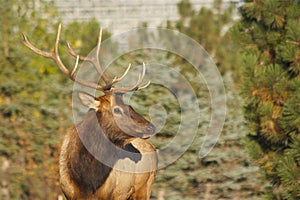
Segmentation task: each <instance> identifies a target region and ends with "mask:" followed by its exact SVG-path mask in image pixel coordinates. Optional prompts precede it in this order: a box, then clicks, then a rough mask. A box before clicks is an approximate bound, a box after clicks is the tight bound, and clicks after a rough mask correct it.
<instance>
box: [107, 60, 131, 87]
mask: <svg viewBox="0 0 300 200" xmlns="http://www.w3.org/2000/svg"><path fill="white" fill-rule="evenodd" d="M130 68H131V64H129V65H128V67H127V69H126V70H125V72H124V73H123V75H122V76H120V77H119V78H118V77H117V76H116V77H115V78H114V79H113V81H112V83H111V84H112V85H113V84H115V83H117V82H119V81H121V80H122V79H123V78H124V77H125V76H126V75H127V73H128V72H129V70H130Z"/></svg>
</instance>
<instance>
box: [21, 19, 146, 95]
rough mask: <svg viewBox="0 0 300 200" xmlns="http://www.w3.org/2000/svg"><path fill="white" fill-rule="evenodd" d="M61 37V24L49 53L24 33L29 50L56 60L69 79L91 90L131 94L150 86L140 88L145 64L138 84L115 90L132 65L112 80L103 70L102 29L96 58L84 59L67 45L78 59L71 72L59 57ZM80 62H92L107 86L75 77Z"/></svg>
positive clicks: (24, 39) (70, 52)
mask: <svg viewBox="0 0 300 200" xmlns="http://www.w3.org/2000/svg"><path fill="white" fill-rule="evenodd" d="M60 35H61V24H59V26H58V30H57V35H56V40H55V46H54V50H53V51H52V52H47V51H43V50H40V49H38V48H37V47H35V46H34V45H33V44H32V43H30V42H29V40H28V39H27V36H26V35H25V34H24V33H23V43H24V44H25V46H27V47H28V48H29V49H31V50H32V51H33V52H35V53H37V54H39V55H41V56H44V57H46V58H50V59H52V60H54V62H55V63H56V64H57V66H58V68H59V69H60V70H61V71H62V72H63V73H64V74H65V75H66V76H67V77H69V78H70V79H71V80H72V81H75V82H77V83H79V84H81V85H84V86H87V87H90V88H94V89H96V90H100V91H103V92H105V91H107V92H109V91H110V92H114V93H120V94H122V93H126V92H131V91H136V90H140V89H143V88H145V87H147V86H148V85H149V84H150V81H149V82H148V83H147V84H145V85H144V86H139V85H140V84H141V83H142V82H143V79H144V77H145V73H146V66H145V64H144V63H143V72H142V74H141V75H139V79H138V81H137V82H136V84H135V85H134V86H132V87H130V88H113V87H112V86H113V85H114V84H116V83H117V82H119V81H121V80H122V79H123V78H124V77H125V76H126V75H127V73H128V72H129V70H130V68H131V65H130V64H129V66H128V67H127V69H126V70H125V72H124V74H123V75H122V76H120V77H119V78H118V77H115V78H114V79H110V78H109V77H108V76H107V75H106V74H105V73H104V70H103V69H102V67H101V65H100V62H99V54H100V46H101V39H102V29H100V31H99V36H98V43H97V51H96V56H95V57H92V58H90V57H84V56H81V55H78V54H77V53H76V52H75V51H74V50H73V49H72V47H71V45H70V43H67V47H68V52H69V54H70V55H72V56H74V57H76V63H75V66H74V68H73V70H72V71H71V72H70V71H69V70H68V68H67V67H66V66H65V65H64V63H63V62H62V60H61V58H60V55H59V50H58V46H59V39H60ZM79 60H85V61H88V62H90V63H91V64H92V65H93V66H94V67H95V68H96V70H97V72H98V73H99V75H100V76H101V78H102V79H103V80H104V82H105V86H101V85H99V84H97V83H94V82H90V81H86V80H83V79H80V78H78V77H76V76H75V72H76V70H77V68H78V64H79Z"/></svg>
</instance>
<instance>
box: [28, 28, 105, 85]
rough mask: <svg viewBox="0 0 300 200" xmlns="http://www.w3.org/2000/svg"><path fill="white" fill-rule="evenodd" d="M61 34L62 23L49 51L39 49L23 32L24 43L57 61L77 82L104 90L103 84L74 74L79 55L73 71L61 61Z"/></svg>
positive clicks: (59, 66) (68, 75)
mask: <svg viewBox="0 0 300 200" xmlns="http://www.w3.org/2000/svg"><path fill="white" fill-rule="evenodd" d="M60 34H61V24H59V26H58V30H57V35H56V39H55V46H54V51H53V52H47V51H43V50H40V49H38V48H37V47H35V46H34V45H33V44H32V43H30V42H29V40H28V38H27V36H26V35H25V34H24V33H23V34H22V35H23V43H24V45H25V46H26V47H28V48H29V49H30V50H32V51H33V52H35V53H37V54H38V55H41V56H44V57H46V58H50V59H52V60H53V61H54V62H55V63H56V65H57V66H58V68H59V69H60V70H61V71H62V72H63V73H64V74H65V75H66V76H67V77H69V78H70V79H71V80H73V81H75V82H77V83H79V84H81V85H84V86H87V87H90V88H94V89H96V90H101V91H103V90H104V88H103V87H102V86H101V85H98V84H96V83H93V82H89V81H85V80H83V79H80V78H78V77H75V76H74V74H75V72H76V70H77V67H78V63H79V59H80V57H79V56H76V64H75V66H74V68H73V70H72V72H70V71H69V70H68V68H67V67H66V66H65V65H64V63H63V62H62V61H61V58H60V55H59V49H58V46H59V39H60Z"/></svg>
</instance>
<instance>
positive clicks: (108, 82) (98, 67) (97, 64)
mask: <svg viewBox="0 0 300 200" xmlns="http://www.w3.org/2000/svg"><path fill="white" fill-rule="evenodd" d="M101 41H102V28H100V30H99V35H98V42H97V49H96V55H95V56H94V57H92V58H90V57H84V56H81V55H79V54H77V53H76V52H75V50H74V49H73V48H72V47H71V44H70V43H67V47H68V52H69V54H70V55H72V56H74V57H77V56H79V58H80V60H85V61H88V62H90V63H91V64H92V65H93V66H94V67H95V68H96V70H97V72H98V74H99V75H100V76H101V77H102V78H103V80H104V82H105V84H106V86H105V87H107V88H109V87H111V85H112V82H113V80H111V79H110V78H109V77H108V76H107V75H106V74H105V73H104V70H103V69H102V67H101V65H100V61H99V55H100V49H101Z"/></svg>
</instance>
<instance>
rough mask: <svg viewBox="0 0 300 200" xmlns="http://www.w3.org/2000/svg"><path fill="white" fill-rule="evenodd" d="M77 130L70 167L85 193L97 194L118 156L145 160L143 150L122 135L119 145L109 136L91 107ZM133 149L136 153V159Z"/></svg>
mask: <svg viewBox="0 0 300 200" xmlns="http://www.w3.org/2000/svg"><path fill="white" fill-rule="evenodd" d="M73 131H74V142H73V141H72V143H73V145H70V146H69V148H70V149H68V151H69V152H72V153H71V155H70V162H69V166H68V168H69V169H70V176H71V177H72V179H73V180H74V181H75V182H76V184H77V185H78V186H80V188H81V190H83V191H85V193H94V192H95V191H96V190H97V189H98V188H99V187H101V186H102V184H103V183H104V182H105V180H106V178H107V177H108V175H109V174H110V172H111V170H112V168H111V166H114V164H115V163H116V161H117V160H118V159H123V158H125V157H126V158H130V159H132V160H133V161H134V162H138V161H139V160H140V159H141V155H140V154H139V151H138V150H137V149H135V148H134V147H133V146H132V145H131V144H126V143H128V142H126V141H124V140H122V138H120V141H118V143H117V144H115V143H112V142H115V141H112V142H111V141H110V140H109V139H108V138H107V136H106V134H105V133H104V132H105V131H104V130H102V128H101V127H100V125H99V121H98V119H97V114H96V112H95V111H94V110H90V111H89V112H88V113H87V115H86V116H85V118H84V119H83V121H82V122H80V123H79V124H78V125H76V127H75V128H74V130H73ZM124 150H125V151H124ZM127 152H128V153H127ZM130 152H134V153H136V154H135V156H134V158H133V157H132V158H131V155H130Z"/></svg>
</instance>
